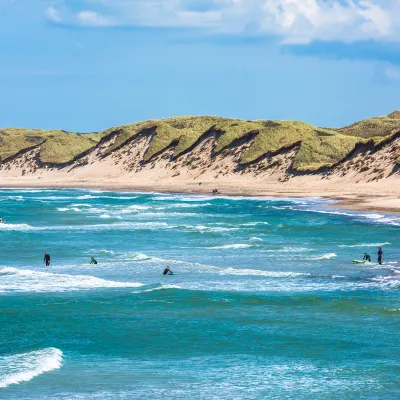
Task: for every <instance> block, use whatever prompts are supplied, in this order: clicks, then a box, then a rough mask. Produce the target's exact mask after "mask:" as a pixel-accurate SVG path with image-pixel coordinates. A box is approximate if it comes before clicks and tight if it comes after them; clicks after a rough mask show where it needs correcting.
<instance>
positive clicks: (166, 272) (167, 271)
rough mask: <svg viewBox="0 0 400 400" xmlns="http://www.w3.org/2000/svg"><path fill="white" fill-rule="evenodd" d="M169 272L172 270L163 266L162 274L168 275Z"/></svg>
mask: <svg viewBox="0 0 400 400" xmlns="http://www.w3.org/2000/svg"><path fill="white" fill-rule="evenodd" d="M170 273H172V271H171V270H170V269H169V268H165V269H164V272H163V275H168V274H170Z"/></svg>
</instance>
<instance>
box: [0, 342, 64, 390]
mask: <svg viewBox="0 0 400 400" xmlns="http://www.w3.org/2000/svg"><path fill="white" fill-rule="evenodd" d="M62 356H63V353H62V351H61V350H59V349H56V348H52V347H49V348H46V349H42V350H37V351H32V352H30V353H21V354H15V355H12V356H5V357H0V388H6V387H7V386H10V385H17V384H19V383H21V382H28V381H30V380H32V379H33V378H35V377H36V376H38V375H42V374H44V373H45V372H50V371H53V370H55V369H59V368H61V366H62Z"/></svg>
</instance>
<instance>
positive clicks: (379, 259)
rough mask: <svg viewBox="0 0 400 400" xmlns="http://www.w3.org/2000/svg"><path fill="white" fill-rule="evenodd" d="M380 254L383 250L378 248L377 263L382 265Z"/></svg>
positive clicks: (381, 254)
mask: <svg viewBox="0 0 400 400" xmlns="http://www.w3.org/2000/svg"><path fill="white" fill-rule="evenodd" d="M382 256H383V251H382V250H379V251H378V263H379V264H380V265H382Z"/></svg>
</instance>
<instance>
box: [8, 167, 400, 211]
mask: <svg viewBox="0 0 400 400" xmlns="http://www.w3.org/2000/svg"><path fill="white" fill-rule="evenodd" d="M0 186H1V187H7V188H32V187H35V188H37V187H40V188H82V189H83V188H88V189H94V190H109V191H133V192H135V191H136V192H159V193H190V194H210V193H211V191H212V190H213V189H215V188H216V189H218V191H219V193H220V195H227V196H263V197H289V198H293V197H296V198H298V197H300V198H301V197H319V198H325V199H331V200H335V201H336V202H335V204H332V206H334V207H336V208H344V209H350V210H361V211H372V212H386V213H400V179H399V178H397V177H396V178H394V179H390V178H389V179H385V180H382V181H379V182H374V183H364V184H351V183H350V182H347V181H344V182H335V181H325V182H323V181H322V180H321V179H318V178H316V177H313V176H304V177H298V178H296V180H291V181H290V182H283V183H282V182H256V181H253V180H251V179H248V178H247V177H243V179H234V180H231V181H227V180H222V179H221V180H211V181H200V182H199V181H179V180H173V179H170V180H167V179H164V180H163V181H157V180H148V181H146V180H144V179H134V178H132V177H129V178H111V179H106V178H99V177H87V179H82V178H79V179H70V178H69V177H61V176H59V175H58V174H55V176H54V177H51V176H46V177H42V178H41V179H40V177H36V176H29V177H18V178H16V177H1V178H0Z"/></svg>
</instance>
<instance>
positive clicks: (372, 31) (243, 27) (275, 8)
mask: <svg viewBox="0 0 400 400" xmlns="http://www.w3.org/2000/svg"><path fill="white" fill-rule="evenodd" d="M60 1H62V0H57V3H58V4H60ZM78 3H79V1H78ZM80 3H81V9H82V10H83V11H75V12H74V11H73V10H72V9H68V7H67V6H68V1H67V0H64V5H63V7H64V11H65V14H66V15H68V14H69V16H68V18H67V19H68V20H69V22H70V23H78V24H81V25H88V26H115V25H120V26H161V27H176V26H182V27H194V28H204V29H207V30H208V31H211V32H223V33H236V34H237V33H242V34H261V35H278V36H280V37H281V38H282V40H283V41H284V42H287V43H309V42H312V41H315V40H325V41H342V42H354V41H360V40H378V41H379V40H380V41H400V0H384V1H382V0H162V1H160V0H80ZM78 5H79V4H78ZM88 5H90V11H84V10H85V9H86V8H87V7H88ZM75 7H76V6H75ZM50 10H51V11H50ZM46 16H47V18H49V19H51V20H53V21H55V20H56V19H57V18H58V19H60V20H61V16H60V14H59V13H58V11H57V10H56V9H55V8H53V7H50V8H48V9H47V10H46ZM57 22H59V21H57Z"/></svg>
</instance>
